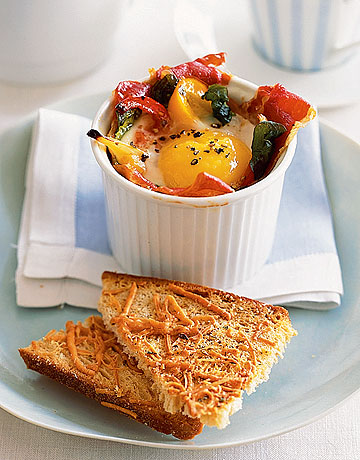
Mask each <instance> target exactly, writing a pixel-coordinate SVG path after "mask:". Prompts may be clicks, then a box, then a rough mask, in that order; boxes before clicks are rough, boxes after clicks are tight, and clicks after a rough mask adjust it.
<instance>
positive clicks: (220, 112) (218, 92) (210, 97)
mask: <svg viewBox="0 0 360 460" xmlns="http://www.w3.org/2000/svg"><path fill="white" fill-rule="evenodd" d="M201 97H202V98H203V99H205V100H206V101H211V108H212V111H213V115H214V117H215V118H216V119H217V120H219V121H220V123H221V124H222V125H226V124H227V123H230V121H231V119H232V117H233V115H234V114H233V113H232V111H231V109H230V107H229V105H228V102H229V95H228V90H227V88H226V86H222V85H217V84H216V85H211V86H209V89H208V90H207V91H206V93H205V94H204V95H203V96H201Z"/></svg>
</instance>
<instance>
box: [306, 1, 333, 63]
mask: <svg viewBox="0 0 360 460" xmlns="http://www.w3.org/2000/svg"><path fill="white" fill-rule="evenodd" d="M331 3H332V2H331V1H329V0H321V1H320V3H319V9H318V11H317V15H318V21H317V29H316V38H315V42H314V50H313V60H312V66H311V70H320V69H321V67H322V65H323V60H324V58H325V44H326V40H327V33H328V26H329V15H330V7H331Z"/></svg>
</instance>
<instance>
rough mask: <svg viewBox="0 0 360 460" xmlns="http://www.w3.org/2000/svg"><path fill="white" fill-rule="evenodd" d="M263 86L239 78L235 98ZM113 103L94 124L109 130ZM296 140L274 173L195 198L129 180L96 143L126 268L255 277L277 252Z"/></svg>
mask: <svg viewBox="0 0 360 460" xmlns="http://www.w3.org/2000/svg"><path fill="white" fill-rule="evenodd" d="M256 89H257V87H256V86H255V85H253V84H252V83H249V82H247V81H245V80H242V79H240V78H237V77H233V78H232V79H231V81H230V83H229V86H228V90H229V96H230V97H232V98H233V99H234V100H235V101H237V102H239V103H241V102H243V101H245V100H249V99H250V98H251V97H252V96H253V95H254V94H255V92H256ZM111 117H112V112H111V103H110V101H109V100H107V101H105V102H104V104H103V105H102V106H101V108H100V109H99V111H98V113H97V114H96V116H95V119H94V122H93V125H92V127H93V128H94V129H96V130H98V131H100V132H101V133H103V134H105V133H107V132H108V130H109V126H110V122H111ZM295 147H296V138H295V139H294V140H293V141H292V142H291V143H290V145H289V146H288V147H287V148H286V149H285V151H284V153H283V155H282V157H281V158H280V159H279V160H278V162H277V164H276V166H275V168H274V169H273V170H272V171H271V173H270V174H269V175H268V176H267V177H265V178H264V179H262V180H261V181H259V182H257V183H256V184H254V185H252V186H250V187H247V188H245V189H243V190H239V191H237V192H235V193H232V194H225V195H220V196H216V197H209V198H207V197H200V198H189V197H179V196H170V195H165V194H160V193H157V192H153V191H150V190H147V189H145V188H141V187H139V186H137V185H135V184H133V183H132V182H130V181H128V180H127V179H125V178H124V177H122V176H121V175H120V174H118V173H117V172H116V171H115V169H114V168H113V167H112V165H111V164H110V162H109V160H108V158H107V155H106V152H105V149H104V147H103V146H102V145H100V144H99V143H98V142H96V141H92V148H93V152H94V155H95V158H96V160H97V162H98V163H99V165H100V167H101V168H102V172H103V181H104V187H105V199H106V205H107V228H108V232H109V242H110V247H111V249H112V252H113V255H114V257H115V259H117V261H118V262H119V264H120V266H121V267H122V268H123V270H124V271H125V272H129V273H134V274H139V275H147V276H155V277H160V278H168V279H182V280H184V281H189V282H194V283H199V284H205V285H208V286H214V287H217V288H222V289H227V288H229V287H231V286H234V285H235V284H236V283H242V282H244V281H246V280H247V279H250V278H251V277H252V276H254V275H255V274H256V273H257V271H258V270H259V269H260V268H261V267H262V266H263V265H264V263H265V262H266V260H267V257H268V255H269V253H270V250H271V247H272V243H273V239H274V234H275V228H276V221H277V215H278V210H279V205H280V198H281V192H282V186H283V180H284V176H285V172H286V170H287V168H288V167H289V165H290V163H291V161H292V158H293V156H294V152H295Z"/></svg>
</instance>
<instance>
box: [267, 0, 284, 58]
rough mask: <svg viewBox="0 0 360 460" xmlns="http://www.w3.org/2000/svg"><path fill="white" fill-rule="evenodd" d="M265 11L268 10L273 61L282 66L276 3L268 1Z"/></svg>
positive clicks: (272, 0)
mask: <svg viewBox="0 0 360 460" xmlns="http://www.w3.org/2000/svg"><path fill="white" fill-rule="evenodd" d="M267 9H268V17H269V19H270V26H271V35H272V40H273V47H274V60H275V62H276V63H277V64H278V65H280V66H283V65H284V60H283V55H282V51H281V43H280V37H279V18H278V5H277V2H276V1H274V0H268V1H267Z"/></svg>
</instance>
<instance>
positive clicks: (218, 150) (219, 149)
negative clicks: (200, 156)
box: [214, 147, 224, 154]
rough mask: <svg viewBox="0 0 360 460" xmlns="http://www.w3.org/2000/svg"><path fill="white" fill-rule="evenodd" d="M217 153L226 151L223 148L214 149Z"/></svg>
mask: <svg viewBox="0 0 360 460" xmlns="http://www.w3.org/2000/svg"><path fill="white" fill-rule="evenodd" d="M214 150H215V152H216V153H219V154H220V153H222V152H223V151H224V149H222V148H221V147H219V148H217V149H214Z"/></svg>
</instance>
